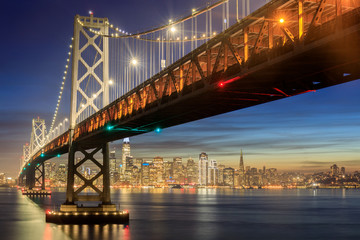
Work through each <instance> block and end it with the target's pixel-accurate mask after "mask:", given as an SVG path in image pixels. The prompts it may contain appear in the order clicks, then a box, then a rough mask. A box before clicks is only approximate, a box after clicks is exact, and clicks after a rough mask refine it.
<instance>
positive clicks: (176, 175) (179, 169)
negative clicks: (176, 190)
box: [173, 157, 185, 184]
mask: <svg viewBox="0 0 360 240" xmlns="http://www.w3.org/2000/svg"><path fill="white" fill-rule="evenodd" d="M173 179H174V180H175V183H177V184H180V183H184V182H185V174H184V169H183V165H182V158H181V157H175V158H173Z"/></svg>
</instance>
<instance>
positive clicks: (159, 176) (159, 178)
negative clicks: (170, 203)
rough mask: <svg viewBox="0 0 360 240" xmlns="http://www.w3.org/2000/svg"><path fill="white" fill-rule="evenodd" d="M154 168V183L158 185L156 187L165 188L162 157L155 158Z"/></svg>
mask: <svg viewBox="0 0 360 240" xmlns="http://www.w3.org/2000/svg"><path fill="white" fill-rule="evenodd" d="M152 167H153V169H154V174H153V181H154V182H155V183H156V184H155V185H157V186H164V184H165V180H164V159H163V158H162V157H154V159H153V166H152ZM150 173H151V170H150Z"/></svg>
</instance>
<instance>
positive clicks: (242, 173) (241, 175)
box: [239, 149, 245, 186]
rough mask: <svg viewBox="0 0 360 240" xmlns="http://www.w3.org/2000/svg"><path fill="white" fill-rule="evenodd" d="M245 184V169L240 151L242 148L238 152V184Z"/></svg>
mask: <svg viewBox="0 0 360 240" xmlns="http://www.w3.org/2000/svg"><path fill="white" fill-rule="evenodd" d="M244 184H245V169H244V158H243V153H242V149H241V152H240V166H239V185H240V186H241V185H244Z"/></svg>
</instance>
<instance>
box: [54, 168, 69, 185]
mask: <svg viewBox="0 0 360 240" xmlns="http://www.w3.org/2000/svg"><path fill="white" fill-rule="evenodd" d="M66 169H67V167H66V165H65V164H63V163H60V164H59V167H58V170H57V171H56V180H57V181H59V182H60V183H61V184H65V183H66V175H67V174H66V173H67V171H66Z"/></svg>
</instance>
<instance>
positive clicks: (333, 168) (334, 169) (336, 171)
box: [330, 164, 339, 177]
mask: <svg viewBox="0 0 360 240" xmlns="http://www.w3.org/2000/svg"><path fill="white" fill-rule="evenodd" d="M330 169H331V175H332V176H333V177H335V176H337V175H338V174H339V168H338V166H337V165H336V164H334V165H332V166H331V167H330Z"/></svg>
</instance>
